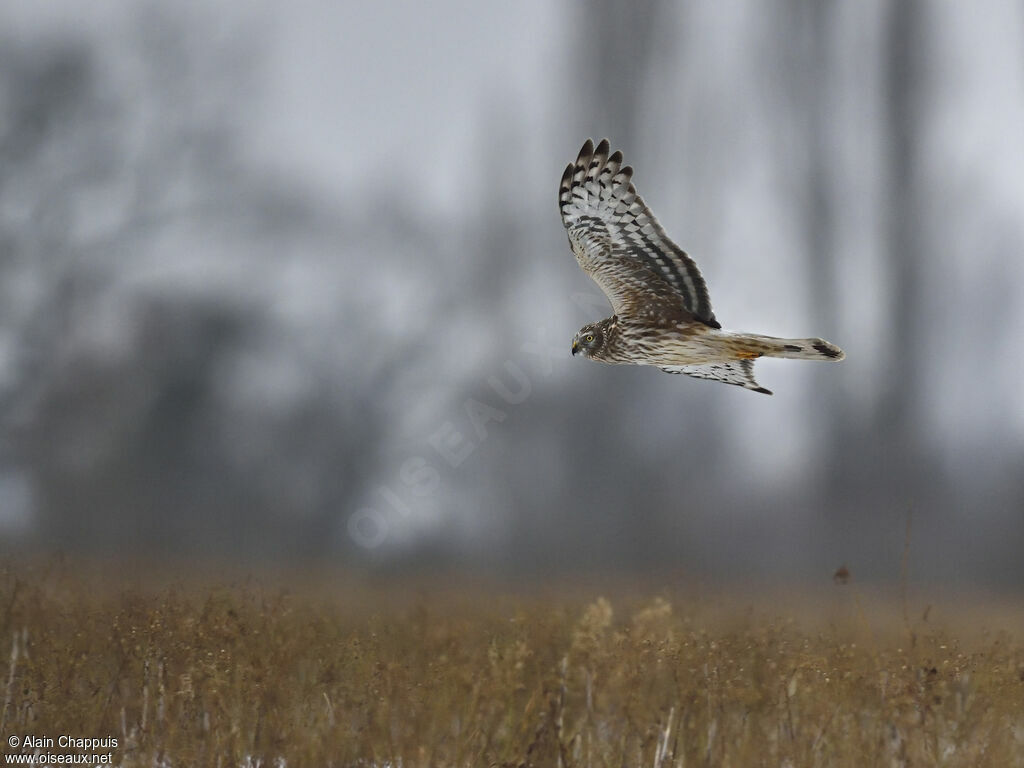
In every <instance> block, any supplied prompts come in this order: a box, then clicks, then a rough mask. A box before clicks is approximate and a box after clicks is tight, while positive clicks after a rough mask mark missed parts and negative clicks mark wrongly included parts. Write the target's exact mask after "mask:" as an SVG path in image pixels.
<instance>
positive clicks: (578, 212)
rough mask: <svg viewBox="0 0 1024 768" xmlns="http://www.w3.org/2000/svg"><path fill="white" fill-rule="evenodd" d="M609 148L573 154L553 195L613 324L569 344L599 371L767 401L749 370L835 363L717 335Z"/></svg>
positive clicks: (780, 342) (688, 264)
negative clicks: (713, 386) (622, 371)
mask: <svg viewBox="0 0 1024 768" xmlns="http://www.w3.org/2000/svg"><path fill="white" fill-rule="evenodd" d="M608 150H609V146H608V140H607V139H604V140H603V141H601V143H600V144H598V145H597V148H596V149H595V148H594V142H592V141H591V140H590V139H587V143H586V144H584V145H583V149H581V150H580V154H579V157H577V158H576V162H575V163H569V165H568V166H567V167H566V169H565V173H563V174H562V183H561V185H560V186H559V188H558V207H559V208H560V209H561V212H562V222H563V223H564V224H565V228H566V229H567V230H568V231H569V244H570V245H571V246H572V250H573V253H575V254H576V260H577V261H578V262H579V264H580V267H582V268H583V271H584V272H586V273H587V274H588V275H590V276H591V277H592V278H593V279H594V282H596V283H597V284H598V285H599V286H600V287H601V290H602V291H604V293H605V295H606V296H607V297H608V300H609V301H611V304H612V311H613V312H614V314H613V315H612V316H611V317H608V318H605V319H604V320H601V321H599V322H596V323H590V324H589V325H585V326H583V327H582V328H581V329H580V330H579V332H578V333H577V334H576V337H575V338H574V339H573V340H572V353H573V355H575V354H577V353H580V354H582V355H583V356H584V357H589V358H591V359H592V360H599V361H600V362H602V363H631V364H634V365H654V366H657V367H658V368H660V369H661V370H663V371H665V372H666V373H685V374H687V375H688V376H695V377H696V378H698V379H713V380H715V381H722V382H725V383H726V384H736V385H738V386H741V387H745V388H746V389H752V390H753V391H755V392H762V393H764V394H766V395H770V394H771V392H770V391H769V390H767V389H765V388H764V387H762V386H761V385H759V384H758V383H757V381H755V380H754V360H756V359H757V358H759V357H762V356H765V355H767V356H768V357H786V358H794V359H798V360H842V359H843V357H845V355H844V354H843V351H842V350H841V349H840V348H839V347H837V346H836V345H835V344H831V343H829V342H827V341H824V340H823V339H780V338H776V337H774V336H762V335H760V334H756V333H735V332H732V331H725V330H722V326H721V324H720V323H719V322H718V321H717V320H716V319H715V314H714V312H712V311H711V301H710V300H709V298H708V289H707V286H706V285H705V284H704V278H702V277H701V276H700V271H699V270H698V269H697V265H696V264H695V263H694V262H693V259H691V258H690V257H689V256H687V255H686V253H685V252H684V251H683V250H682V249H681V248H680V247H679V246H677V245H676V244H675V243H673V242H672V241H671V240H670V239H669V237H668V235H666V234H665V230H663V229H662V228H661V225H660V224H658V221H657V219H655V218H654V214H653V213H651V209H650V208H648V207H647V205H646V204H645V203H644V201H643V198H641V197H640V195H638V194H637V191H636V187H634V186H633V184H632V182H631V181H630V179H631V178H632V176H633V169H632V168H631V167H629V166H628V165H625V166H624V165H623V164H622V153H621V152H615V153H614V154H611V155H609V154H608Z"/></svg>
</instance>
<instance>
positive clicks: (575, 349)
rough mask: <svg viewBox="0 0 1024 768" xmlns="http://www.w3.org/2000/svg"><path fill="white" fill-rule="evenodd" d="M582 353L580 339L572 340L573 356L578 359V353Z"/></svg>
mask: <svg viewBox="0 0 1024 768" xmlns="http://www.w3.org/2000/svg"><path fill="white" fill-rule="evenodd" d="M579 351H580V342H579V340H578V339H573V340H572V356H573V357H576V353H577V352H579Z"/></svg>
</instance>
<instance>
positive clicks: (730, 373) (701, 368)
mask: <svg viewBox="0 0 1024 768" xmlns="http://www.w3.org/2000/svg"><path fill="white" fill-rule="evenodd" d="M661 370H663V371H664V372H665V373H685V374H686V375H687V376H693V377H694V378H695V379H710V380H712V381H720V382H722V383H723V384H735V385H736V386H738V387H743V388H744V389H749V390H752V391H754V392H760V393H761V394H762V395H770V394H771V393H772V391H771V390H770V389H765V388H764V387H762V386H761V385H760V384H758V383H757V380H756V379H755V378H754V361H753V360H730V361H728V362H725V361H723V362H720V363H707V364H706V365H666V366H662V367H661Z"/></svg>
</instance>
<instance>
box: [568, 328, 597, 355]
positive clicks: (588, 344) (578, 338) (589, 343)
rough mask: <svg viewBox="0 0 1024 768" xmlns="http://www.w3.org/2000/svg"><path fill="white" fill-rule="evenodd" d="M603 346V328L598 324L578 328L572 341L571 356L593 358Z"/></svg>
mask: <svg viewBox="0 0 1024 768" xmlns="http://www.w3.org/2000/svg"><path fill="white" fill-rule="evenodd" d="M603 344H604V328H603V327H602V325H601V324H600V323H591V324H590V325H584V326H583V327H582V328H580V329H579V330H578V331H577V332H576V335H575V336H574V337H573V340H572V354H573V356H575V355H583V356H584V357H593V356H594V355H595V354H596V353H597V351H598V350H599V349H601V346H602V345H603Z"/></svg>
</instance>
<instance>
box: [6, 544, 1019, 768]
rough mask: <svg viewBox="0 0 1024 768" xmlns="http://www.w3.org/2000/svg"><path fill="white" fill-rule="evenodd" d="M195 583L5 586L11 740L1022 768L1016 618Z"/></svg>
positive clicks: (507, 761)
mask: <svg viewBox="0 0 1024 768" xmlns="http://www.w3.org/2000/svg"><path fill="white" fill-rule="evenodd" d="M205 583H206V582H204V580H202V579H199V578H192V579H188V580H184V579H183V580H181V581H179V582H178V583H177V585H176V586H175V585H173V582H172V583H171V585H167V584H164V585H151V586H149V587H139V586H133V587H132V588H130V589H128V588H125V587H124V586H123V585H121V584H119V582H118V580H117V579H116V578H113V577H112V574H109V573H108V574H107V576H105V577H102V576H98V575H96V574H95V573H90V571H89V569H86V568H84V567H73V566H71V565H68V564H63V565H58V566H49V567H38V566H35V567H16V566H14V565H11V566H9V567H8V568H7V569H6V570H5V571H4V572H3V574H2V578H0V630H2V634H0V638H2V640H0V642H3V643H4V648H3V649H2V654H3V657H4V662H3V665H2V668H0V685H2V686H4V690H3V697H4V701H3V712H2V723H3V728H2V731H3V735H4V739H5V741H6V740H7V739H8V737H10V736H12V735H13V736H17V737H19V738H21V739H24V737H25V736H27V735H32V736H35V737H52V738H56V737H57V736H59V735H60V734H70V735H72V736H75V737H81V738H104V737H113V738H116V739H117V742H118V745H117V747H116V748H115V749H112V750H105V749H99V750H96V751H97V752H112V755H113V756H112V761H113V764H115V765H123V766H257V765H259V766H283V765H287V766H402V767H403V768H412V767H413V766H474V767H475V766H565V767H566V768H568V767H569V766H615V768H620V767H621V766H651V767H654V768H658V767H659V766H684V765H685V766H811V765H821V766H851V767H853V766H857V767H860V766H887V767H888V766H925V765H941V766H1000V767H1005V766H1014V765H1024V647H1022V645H1021V643H1020V637H1019V636H1017V635H1016V634H1015V628H1013V624H1012V622H1013V621H1019V616H1018V617H1016V618H1015V617H1014V615H1013V613H1012V610H1013V609H1014V608H1015V606H1013V604H1012V603H1008V602H1007V603H996V602H994V601H989V602H986V603H984V604H982V603H981V602H979V601H974V602H972V603H964V605H965V606H967V607H962V608H956V609H954V608H951V607H949V606H943V605H940V604H938V603H937V604H936V605H935V606H934V607H933V608H928V607H927V606H926V605H925V604H923V603H921V604H920V605H918V603H917V601H916V600H915V601H911V602H912V603H913V606H908V605H907V603H901V601H900V600H899V599H898V597H897V599H895V600H884V599H881V598H877V597H875V598H872V597H870V596H869V595H870V590H869V589H868V588H866V587H865V588H863V589H862V588H860V587H858V586H857V585H856V584H855V583H853V584H848V585H844V586H834V585H832V584H827V586H828V589H827V590H822V591H821V592H819V593H817V594H815V595H803V596H800V597H799V598H797V597H794V596H792V595H788V596H787V595H786V594H785V593H778V594H769V593H767V592H766V593H765V594H760V595H756V596H755V595H741V594H737V591H736V590H723V591H721V592H719V593H712V592H710V591H705V592H703V593H701V590H696V589H693V588H690V589H689V591H685V590H681V591H679V592H678V593H673V592H672V591H671V590H670V589H669V588H662V589H660V590H659V589H656V588H652V589H651V590H645V589H640V588H633V589H629V588H622V589H620V590H617V591H615V590H603V591H602V592H596V591H593V589H592V588H587V587H579V586H577V587H576V588H573V589H568V588H566V589H563V590H561V591H557V590H549V591H547V592H545V593H542V592H540V591H536V590H534V591H533V592H520V594H518V595H517V596H512V595H510V596H504V597H500V596H497V593H496V591H495V590H492V589H488V588H485V587H483V586H481V585H476V586H473V587H462V588H458V587H455V586H452V585H447V586H446V585H443V584H439V585H436V586H430V585H424V584H423V583H422V582H420V583H418V584H416V585H408V584H402V583H398V584H391V585H381V584H377V585H367V584H366V583H363V584H361V585H358V586H356V585H353V584H345V583H344V582H343V580H340V579H335V580H331V579H325V578H321V579H311V580H310V581H307V582H303V581H301V580H293V581H291V582H290V583H289V585H288V586H287V587H285V586H281V584H282V583H284V580H273V579H267V580H266V581H262V582H261V583H259V584H256V583H254V582H247V581H245V580H241V581H236V582H235V583H234V585H233V586H219V587H210V586H204V584H205ZM228 583H230V580H228ZM271 585H272V586H271ZM328 585H330V586H328ZM904 611H906V613H904ZM1006 627H1011V629H1010V630H1009V631H1007V630H1006V629H1005V628H1006ZM1001 628H1002V629H1001ZM5 751H6V755H8V756H9V755H12V754H29V753H32V752H33V751H34V750H33V749H26V748H24V747H21V748H18V749H12V748H11V747H10V746H8V747H6V748H5ZM35 751H42V752H46V751H51V752H55V751H56V752H60V751H64V752H68V751H74V750H60V749H52V750H45V749H44V750H35ZM80 751H81V750H80Z"/></svg>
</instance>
